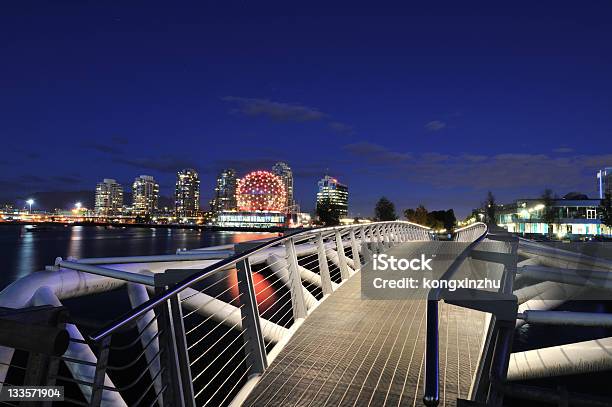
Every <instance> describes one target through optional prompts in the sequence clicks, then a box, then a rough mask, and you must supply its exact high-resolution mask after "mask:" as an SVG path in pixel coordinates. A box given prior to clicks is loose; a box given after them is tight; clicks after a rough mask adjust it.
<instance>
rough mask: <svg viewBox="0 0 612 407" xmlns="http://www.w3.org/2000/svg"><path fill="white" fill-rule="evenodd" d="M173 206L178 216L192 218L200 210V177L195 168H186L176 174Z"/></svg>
mask: <svg viewBox="0 0 612 407" xmlns="http://www.w3.org/2000/svg"><path fill="white" fill-rule="evenodd" d="M174 208H175V213H176V216H177V217H178V218H193V217H196V216H198V212H199V210H200V179H199V178H198V173H197V172H196V170H194V169H191V168H187V169H184V170H182V171H179V172H178V173H177V175H176V192H175V195H174Z"/></svg>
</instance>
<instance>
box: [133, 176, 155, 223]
mask: <svg viewBox="0 0 612 407" xmlns="http://www.w3.org/2000/svg"><path fill="white" fill-rule="evenodd" d="M158 200H159V184H158V183H156V182H155V178H153V177H152V176H150V175H141V176H140V177H137V178H136V179H134V183H133V184H132V211H133V212H134V214H135V215H140V216H146V215H152V214H153V213H154V212H156V211H157V202H158Z"/></svg>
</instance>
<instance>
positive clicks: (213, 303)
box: [180, 288, 287, 343]
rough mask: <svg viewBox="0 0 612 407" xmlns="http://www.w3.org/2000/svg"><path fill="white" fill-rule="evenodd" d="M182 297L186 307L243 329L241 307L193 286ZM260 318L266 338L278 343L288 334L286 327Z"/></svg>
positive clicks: (183, 292)
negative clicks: (197, 289)
mask: <svg viewBox="0 0 612 407" xmlns="http://www.w3.org/2000/svg"><path fill="white" fill-rule="evenodd" d="M180 297H181V299H185V301H183V302H182V303H181V304H182V306H183V307H185V309H187V310H189V311H196V312H197V313H198V314H200V315H203V316H206V317H208V316H211V317H212V319H213V320H215V321H217V322H221V323H223V324H224V325H226V326H229V327H232V326H235V327H236V329H242V315H241V313H240V308H238V307H235V306H234V305H232V304H228V303H226V302H224V301H221V300H219V299H217V298H214V297H211V296H210V295H207V294H204V293H201V292H199V291H196V290H194V289H192V288H187V289H185V290H183V291H182V292H181V295H180ZM259 320H260V323H261V331H262V334H263V337H264V339H265V340H267V341H269V342H272V343H277V342H279V341H281V340H282V339H283V337H284V336H285V335H287V329H286V328H283V327H282V326H280V325H278V324H275V323H274V322H271V321H268V320H267V319H264V318H260V319H259Z"/></svg>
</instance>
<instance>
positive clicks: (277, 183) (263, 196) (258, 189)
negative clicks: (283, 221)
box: [236, 171, 287, 212]
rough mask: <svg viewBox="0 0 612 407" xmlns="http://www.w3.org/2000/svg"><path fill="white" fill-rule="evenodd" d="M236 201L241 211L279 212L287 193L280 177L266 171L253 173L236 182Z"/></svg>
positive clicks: (282, 207)
mask: <svg viewBox="0 0 612 407" xmlns="http://www.w3.org/2000/svg"><path fill="white" fill-rule="evenodd" d="M236 199H237V200H238V209H239V210H241V211H249V212H252V211H264V212H277V211H278V212H280V211H282V210H283V209H284V206H285V202H286V199H287V193H286V191H285V186H284V184H283V181H282V180H281V179H280V177H278V176H276V175H274V174H272V173H271V172H268V171H253V172H250V173H248V174H247V175H246V176H245V177H244V178H241V179H240V181H238V186H237V188H236Z"/></svg>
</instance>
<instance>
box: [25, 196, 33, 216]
mask: <svg viewBox="0 0 612 407" xmlns="http://www.w3.org/2000/svg"><path fill="white" fill-rule="evenodd" d="M26 203H27V204H28V205H30V214H32V205H34V200H33V199H28V200H27V201H26Z"/></svg>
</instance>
